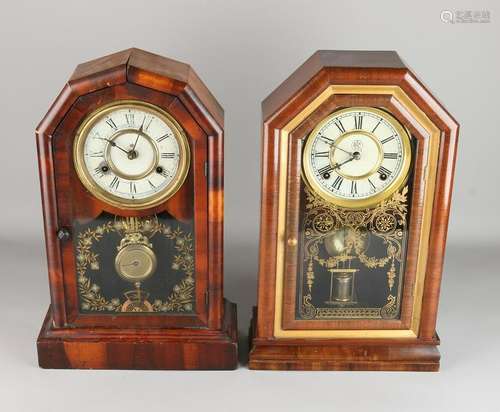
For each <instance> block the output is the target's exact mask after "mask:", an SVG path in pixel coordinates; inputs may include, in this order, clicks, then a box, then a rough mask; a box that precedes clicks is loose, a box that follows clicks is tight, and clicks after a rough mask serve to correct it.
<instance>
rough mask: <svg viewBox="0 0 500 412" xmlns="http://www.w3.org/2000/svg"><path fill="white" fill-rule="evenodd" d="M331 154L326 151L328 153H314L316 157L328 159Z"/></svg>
mask: <svg viewBox="0 0 500 412" xmlns="http://www.w3.org/2000/svg"><path fill="white" fill-rule="evenodd" d="M329 153H330V152H328V151H326V152H316V153H314V157H328V154H329Z"/></svg>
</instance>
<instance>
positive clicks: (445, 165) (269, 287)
mask: <svg viewBox="0 0 500 412" xmlns="http://www.w3.org/2000/svg"><path fill="white" fill-rule="evenodd" d="M381 73H385V74H381ZM333 84H359V85H364V84H383V85H394V86H399V87H400V88H401V89H402V90H403V92H405V93H406V94H408V95H409V96H410V97H411V98H412V100H413V101H414V103H415V104H416V105H417V106H418V107H419V108H420V109H421V110H422V111H423V112H424V113H425V114H426V115H427V116H428V117H429V119H430V120H431V121H432V122H433V123H434V124H435V125H436V126H437V127H439V128H440V129H441V131H442V135H441V143H442V144H440V155H439V159H438V174H437V185H436V192H435V197H434V204H435V205H436V206H435V208H434V214H433V218H432V231H431V236H430V239H429V250H430V253H429V258H428V261H427V268H428V269H427V276H426V281H425V284H424V297H423V302H422V314H421V319H420V332H419V333H420V338H422V339H425V340H432V336H434V335H435V324H436V319H437V303H438V298H439V283H440V281H441V275H442V265H443V258H444V247H445V243H446V233H447V225H448V218H449V208H450V200H451V192H452V181H453V175H454V168H455V161H456V146H457V139H458V129H459V125H458V123H457V122H456V120H455V119H453V118H452V117H451V115H450V114H449V113H448V112H447V111H446V109H445V108H444V107H443V106H442V105H441V104H440V103H439V102H438V101H437V100H436V99H435V98H434V97H433V96H432V95H431V94H430V92H429V91H428V90H427V89H426V88H425V87H424V86H423V84H422V83H421V82H420V81H419V80H418V79H417V78H416V76H415V75H414V74H413V73H411V72H410V70H409V69H408V68H402V69H399V68H389V69H384V68H383V67H381V68H379V69H378V70H375V69H374V70H369V71H366V70H363V69H355V68H354V69H349V70H347V69H345V68H323V69H321V70H320V71H319V72H318V73H317V74H316V75H314V76H313V77H312V78H310V79H308V82H307V83H306V84H305V85H304V86H303V87H302V88H299V90H298V91H297V92H296V93H295V94H294V95H293V96H292V97H290V98H289V101H287V102H286V104H284V105H282V106H279V107H278V106H277V108H276V109H275V111H274V112H272V113H266V112H263V121H264V123H263V131H262V152H261V153H262V154H261V162H262V176H261V179H262V181H261V184H262V186H261V199H262V200H261V219H260V228H261V229H260V246H259V256H260V258H259V275H258V298H257V299H258V303H259V311H260V312H261V314H262V315H263V316H264V317H265V319H264V320H261V321H259V323H258V324H257V326H256V328H257V330H256V335H257V336H259V337H272V336H273V329H274V327H273V325H274V303H273V300H274V296H273V291H274V288H275V282H274V279H275V275H276V274H275V267H274V262H275V259H276V250H275V246H276V241H277V239H276V226H277V198H278V178H277V176H278V174H277V172H278V166H279V163H278V162H277V159H278V149H279V148H278V147H277V141H278V134H277V133H278V131H277V130H279V129H280V128H282V127H283V126H284V125H285V124H286V123H287V122H288V121H289V119H291V118H293V117H294V116H295V115H296V114H297V113H299V112H300V111H301V110H302V109H303V108H304V107H305V106H307V105H308V104H309V103H310V102H311V101H312V100H313V99H314V98H315V97H316V96H317V95H318V94H319V93H320V92H321V90H324V89H325V88H326V87H328V86H329V85H333ZM263 110H264V109H263ZM436 228H437V230H436ZM431 291H432V293H430V292H431Z"/></svg>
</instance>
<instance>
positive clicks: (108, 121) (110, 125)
mask: <svg viewBox="0 0 500 412" xmlns="http://www.w3.org/2000/svg"><path fill="white" fill-rule="evenodd" d="M106 123H107V124H108V126H109V127H111V128H112V129H113V130H118V127H117V126H116V124H115V122H114V121H113V119H112V118H111V117H110V118H109V119H106Z"/></svg>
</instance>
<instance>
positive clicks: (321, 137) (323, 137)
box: [319, 134, 334, 144]
mask: <svg viewBox="0 0 500 412" xmlns="http://www.w3.org/2000/svg"><path fill="white" fill-rule="evenodd" d="M319 138H320V139H321V140H323V141H324V142H325V143H327V144H332V143H333V142H334V140H332V139H330V138H329V137H326V136H323V135H322V134H320V135H319Z"/></svg>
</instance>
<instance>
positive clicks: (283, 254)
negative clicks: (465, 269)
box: [250, 51, 458, 371]
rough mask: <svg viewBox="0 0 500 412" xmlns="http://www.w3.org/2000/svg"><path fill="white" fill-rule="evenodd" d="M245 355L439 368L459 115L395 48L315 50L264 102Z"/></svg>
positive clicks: (344, 366) (263, 365)
mask: <svg viewBox="0 0 500 412" xmlns="http://www.w3.org/2000/svg"><path fill="white" fill-rule="evenodd" d="M263 121H264V129H263V143H262V144H263V166H262V167H263V169H262V170H263V176H265V178H264V179H263V188H262V216H261V237H260V268H259V290H258V306H257V308H256V310H255V313H254V319H253V323H252V328H251V334H252V349H251V352H250V368H253V369H302V370H316V369H317V370H321V369H325V370H329V369H338V370H418V371H435V370H438V368H439V358H440V355H439V351H438V349H437V345H438V344H439V338H438V336H437V334H436V331H435V325H436V313H437V306H438V298H439V287H440V280H441V272H442V265H443V255H444V248H445V241H446V231H447V224H448V215H449V209H450V196H451V189H452V180H453V170H454V163H455V150H456V143H457V134H458V124H457V123H456V121H455V120H454V119H453V118H452V117H451V116H450V115H449V114H448V112H446V110H445V109H444V108H443V107H442V105H441V104H440V103H439V102H438V101H437V100H436V99H435V98H434V97H433V96H432V95H431V94H430V92H429V91H428V90H427V89H426V88H425V87H424V86H423V85H422V83H421V82H420V81H419V80H418V79H417V78H416V76H415V75H414V74H413V73H412V72H411V71H410V69H409V68H408V67H407V66H406V65H405V64H404V63H403V62H402V61H401V59H400V58H399V57H398V55H397V54H396V53H395V52H363V51H319V52H317V53H315V54H314V55H313V56H312V57H311V58H310V59H309V60H307V61H306V62H305V63H304V64H303V65H302V66H301V67H300V68H299V69H298V70H297V71H296V72H295V73H293V74H292V75H291V76H290V78H288V79H287V80H286V81H285V82H284V83H283V84H282V85H281V86H279V87H278V88H277V89H276V90H275V91H274V92H273V93H272V94H271V95H270V96H269V97H268V98H267V99H266V100H265V101H264V102H263Z"/></svg>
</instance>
